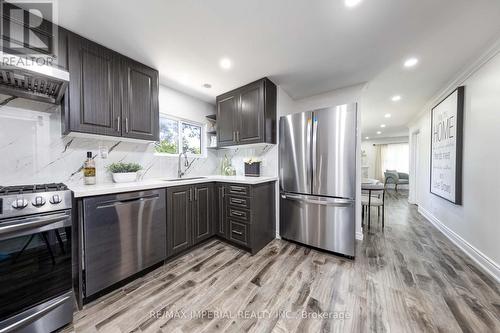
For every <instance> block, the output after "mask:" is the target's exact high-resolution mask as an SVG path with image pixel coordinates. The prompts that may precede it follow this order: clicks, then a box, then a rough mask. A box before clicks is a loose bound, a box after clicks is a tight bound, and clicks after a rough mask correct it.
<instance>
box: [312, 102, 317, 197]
mask: <svg viewBox="0 0 500 333" xmlns="http://www.w3.org/2000/svg"><path fill="white" fill-rule="evenodd" d="M317 142H318V119H317V118H316V114H315V113H314V112H313V114H312V145H311V193H313V189H314V185H315V182H316V173H317V169H316V168H317V167H318V163H317V161H316V158H317Z"/></svg>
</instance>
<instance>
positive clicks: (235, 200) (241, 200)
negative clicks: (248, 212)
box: [228, 195, 250, 209]
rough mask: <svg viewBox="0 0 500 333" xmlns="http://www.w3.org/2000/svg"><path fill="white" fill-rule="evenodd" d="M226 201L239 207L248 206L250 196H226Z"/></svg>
mask: <svg viewBox="0 0 500 333" xmlns="http://www.w3.org/2000/svg"><path fill="white" fill-rule="evenodd" d="M228 203H229V205H230V206H234V207H239V208H247V209H248V208H250V198H245V197H236V196H232V195H230V196H228Z"/></svg>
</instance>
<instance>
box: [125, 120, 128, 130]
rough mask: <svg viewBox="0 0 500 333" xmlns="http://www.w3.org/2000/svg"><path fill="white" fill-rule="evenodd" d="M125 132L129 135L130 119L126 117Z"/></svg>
mask: <svg viewBox="0 0 500 333" xmlns="http://www.w3.org/2000/svg"><path fill="white" fill-rule="evenodd" d="M125 132H127V133H128V117H125Z"/></svg>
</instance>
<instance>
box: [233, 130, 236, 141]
mask: <svg viewBox="0 0 500 333" xmlns="http://www.w3.org/2000/svg"><path fill="white" fill-rule="evenodd" d="M233 142H236V131H233Z"/></svg>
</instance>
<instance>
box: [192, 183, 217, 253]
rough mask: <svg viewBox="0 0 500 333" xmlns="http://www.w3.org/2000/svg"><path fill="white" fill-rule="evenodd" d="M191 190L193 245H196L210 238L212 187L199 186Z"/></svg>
mask: <svg viewBox="0 0 500 333" xmlns="http://www.w3.org/2000/svg"><path fill="white" fill-rule="evenodd" d="M193 189H194V203H193V231H194V239H193V243H194V244H197V243H199V242H201V241H203V240H204V239H207V238H209V237H210V236H212V216H213V210H212V207H213V193H212V192H213V185H212V184H200V185H196V186H194V187H193Z"/></svg>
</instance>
